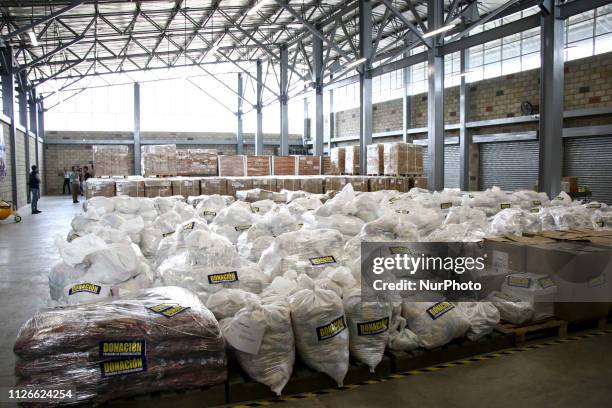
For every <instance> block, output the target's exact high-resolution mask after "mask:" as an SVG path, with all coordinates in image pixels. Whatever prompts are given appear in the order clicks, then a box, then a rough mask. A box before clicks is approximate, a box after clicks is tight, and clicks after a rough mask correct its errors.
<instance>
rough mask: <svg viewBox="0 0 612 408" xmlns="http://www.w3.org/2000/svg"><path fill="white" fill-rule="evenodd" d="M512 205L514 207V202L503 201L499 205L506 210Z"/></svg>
mask: <svg viewBox="0 0 612 408" xmlns="http://www.w3.org/2000/svg"><path fill="white" fill-rule="evenodd" d="M510 207H512V204H510V203H501V204H500V205H499V208H501V209H502V210H505V209H506V208H510Z"/></svg>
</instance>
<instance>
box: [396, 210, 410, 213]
mask: <svg viewBox="0 0 612 408" xmlns="http://www.w3.org/2000/svg"><path fill="white" fill-rule="evenodd" d="M395 212H396V213H398V214H410V211H408V210H395Z"/></svg>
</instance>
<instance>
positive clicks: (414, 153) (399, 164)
mask: <svg viewBox="0 0 612 408" xmlns="http://www.w3.org/2000/svg"><path fill="white" fill-rule="evenodd" d="M384 170H385V174H386V175H388V176H405V175H414V174H423V153H422V151H421V146H419V145H414V144H410V143H404V142H395V143H388V144H387V145H386V146H385V148H384Z"/></svg>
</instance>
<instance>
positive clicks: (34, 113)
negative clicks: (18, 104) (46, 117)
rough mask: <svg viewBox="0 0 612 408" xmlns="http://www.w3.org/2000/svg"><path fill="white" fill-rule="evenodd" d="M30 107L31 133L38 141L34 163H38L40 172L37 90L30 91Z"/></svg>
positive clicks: (35, 147)
mask: <svg viewBox="0 0 612 408" xmlns="http://www.w3.org/2000/svg"><path fill="white" fill-rule="evenodd" d="M28 106H29V108H30V131H31V132H32V133H34V135H35V136H36V138H35V139H34V140H36V143H35V144H34V154H35V155H36V156H35V158H34V162H35V163H36V167H38V168H39V169H38V171H40V163H39V162H38V153H39V151H38V104H37V103H36V89H32V90H31V91H30V100H29V101H28Z"/></svg>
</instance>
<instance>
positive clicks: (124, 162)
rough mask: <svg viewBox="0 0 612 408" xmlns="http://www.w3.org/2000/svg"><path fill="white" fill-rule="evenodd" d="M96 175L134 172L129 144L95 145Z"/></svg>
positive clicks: (118, 174)
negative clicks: (131, 166)
mask: <svg viewBox="0 0 612 408" xmlns="http://www.w3.org/2000/svg"><path fill="white" fill-rule="evenodd" d="M93 163H94V168H95V172H96V176H98V177H99V176H127V175H129V174H130V173H132V169H131V168H130V154H129V147H128V146H115V145H94V146H93Z"/></svg>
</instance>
